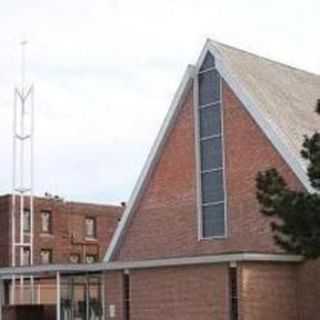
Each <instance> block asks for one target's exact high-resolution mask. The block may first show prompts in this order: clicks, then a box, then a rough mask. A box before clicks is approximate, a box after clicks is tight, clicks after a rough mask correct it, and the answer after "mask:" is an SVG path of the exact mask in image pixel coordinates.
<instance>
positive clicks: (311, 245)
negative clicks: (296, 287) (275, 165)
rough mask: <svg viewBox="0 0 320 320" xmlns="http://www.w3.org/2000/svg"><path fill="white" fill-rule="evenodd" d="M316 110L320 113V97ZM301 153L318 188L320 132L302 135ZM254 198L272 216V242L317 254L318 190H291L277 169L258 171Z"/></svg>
mask: <svg viewBox="0 0 320 320" xmlns="http://www.w3.org/2000/svg"><path fill="white" fill-rule="evenodd" d="M316 112H317V113H320V100H319V101H318V104H317V108H316ZM301 155H302V157H303V158H304V159H305V160H307V161H308V163H309V164H308V171H307V172H308V176H309V179H310V183H311V185H312V186H313V188H315V189H316V190H320V134H319V133H318V132H316V133H314V134H313V136H312V137H310V138H309V137H307V136H306V137H305V138H304V142H303V146H302V150H301ZM256 187H257V199H258V201H259V203H260V209H261V210H260V211H261V213H262V214H264V215H266V216H269V217H272V219H271V223H270V226H271V229H272V232H273V236H274V240H275V243H276V244H277V245H278V246H279V247H281V248H282V249H284V250H285V251H287V252H289V253H295V254H301V255H304V256H305V257H306V258H309V259H315V258H318V257H320V194H319V193H318V192H314V193H309V192H307V191H296V190H291V189H290V188H289V187H288V185H287V183H286V182H285V180H284V179H283V177H281V175H280V174H279V172H278V171H277V170H276V169H269V170H266V171H265V172H259V173H258V174H257V178H256Z"/></svg>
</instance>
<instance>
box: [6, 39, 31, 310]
mask: <svg viewBox="0 0 320 320" xmlns="http://www.w3.org/2000/svg"><path fill="white" fill-rule="evenodd" d="M26 45H27V41H22V42H21V50H22V60H21V84H20V85H18V86H16V87H15V90H14V112H13V166H12V208H11V239H12V251H11V264H12V266H13V267H16V266H23V265H26V264H30V265H32V264H33V242H34V237H33V232H34V201H33V184H34V181H33V171H34V166H33V135H34V86H33V85H32V84H31V85H27V84H26V79H25V65H26V63H25V49H26ZM27 260H29V261H27ZM19 278H20V279H19V286H17V284H18V283H17V282H18V281H17V279H16V277H15V276H13V278H12V286H11V304H16V303H17V299H16V291H17V290H16V288H17V287H19V293H20V299H19V300H20V302H21V303H23V302H24V298H25V297H24V292H25V290H24V289H25V288H24V280H25V278H24V277H22V276H21V277H19ZM29 281H30V289H31V292H30V294H31V301H32V302H33V301H34V279H33V277H29Z"/></svg>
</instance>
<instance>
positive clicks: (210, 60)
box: [200, 52, 215, 71]
mask: <svg viewBox="0 0 320 320" xmlns="http://www.w3.org/2000/svg"><path fill="white" fill-rule="evenodd" d="M214 64H215V61H214V57H213V55H212V54H211V53H209V52H208V53H207V54H206V56H205V58H204V60H203V63H202V66H201V68H200V71H203V70H206V69H209V68H213V67H214Z"/></svg>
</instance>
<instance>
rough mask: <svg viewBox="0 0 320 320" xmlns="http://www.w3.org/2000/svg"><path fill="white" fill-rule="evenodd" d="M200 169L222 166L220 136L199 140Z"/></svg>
mask: <svg viewBox="0 0 320 320" xmlns="http://www.w3.org/2000/svg"><path fill="white" fill-rule="evenodd" d="M200 144H201V146H200V150H201V151H200V156H201V170H202V171H205V170H210V169H217V168H222V146H221V138H220V137H218V138H210V139H206V140H202V141H201V142H200Z"/></svg>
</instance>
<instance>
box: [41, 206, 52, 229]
mask: <svg viewBox="0 0 320 320" xmlns="http://www.w3.org/2000/svg"><path fill="white" fill-rule="evenodd" d="M41 232H43V233H52V214H51V211H49V210H43V211H41Z"/></svg>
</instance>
